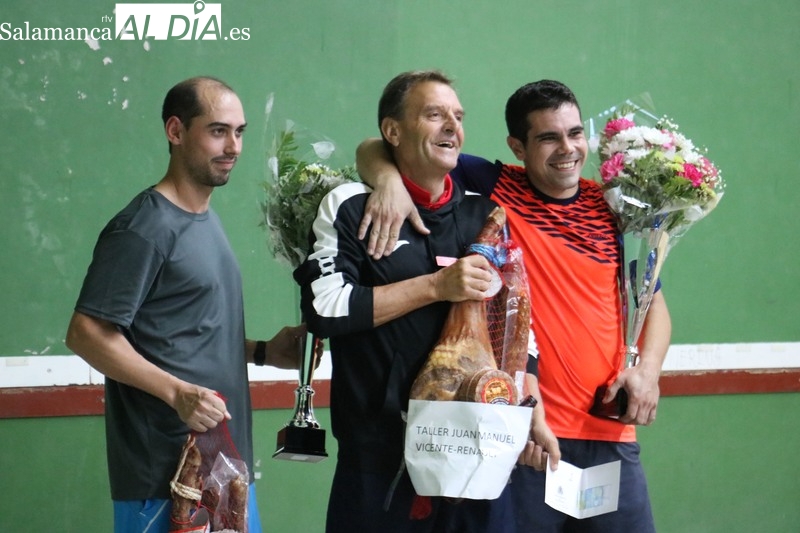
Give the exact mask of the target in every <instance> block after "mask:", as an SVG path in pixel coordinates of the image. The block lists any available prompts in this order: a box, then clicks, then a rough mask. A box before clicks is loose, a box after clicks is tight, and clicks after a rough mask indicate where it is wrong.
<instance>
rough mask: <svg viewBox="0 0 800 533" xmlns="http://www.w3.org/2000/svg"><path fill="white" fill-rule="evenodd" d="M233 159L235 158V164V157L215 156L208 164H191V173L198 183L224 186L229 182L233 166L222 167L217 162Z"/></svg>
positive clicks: (208, 185)
mask: <svg viewBox="0 0 800 533" xmlns="http://www.w3.org/2000/svg"><path fill="white" fill-rule="evenodd" d="M231 159H233V164H234V166H235V164H236V159H235V158H228V157H215V158H214V159H212V160H211V162H210V163H209V164H208V165H191V166H189V173H190V175H191V176H192V178H193V179H194V181H195V183H197V184H198V185H204V186H206V187H222V186H223V185H225V184H227V183H228V180H229V179H230V175H231V171H232V170H233V166H231V167H230V168H227V169H220V168H217V167H216V165H215V163H216V162H218V161H230V160H231Z"/></svg>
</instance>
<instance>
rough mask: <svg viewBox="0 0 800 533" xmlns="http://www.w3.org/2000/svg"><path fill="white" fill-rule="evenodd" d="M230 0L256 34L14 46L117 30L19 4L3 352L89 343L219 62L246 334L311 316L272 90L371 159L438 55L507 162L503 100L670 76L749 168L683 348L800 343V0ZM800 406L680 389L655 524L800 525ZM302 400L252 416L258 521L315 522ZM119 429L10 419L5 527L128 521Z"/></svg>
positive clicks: (7, 159) (690, 256) (315, 525)
mask: <svg viewBox="0 0 800 533" xmlns="http://www.w3.org/2000/svg"><path fill="white" fill-rule="evenodd" d="M220 1H221V3H222V26H223V29H224V30H225V31H226V32H227V31H228V29H229V28H234V27H235V28H249V34H250V39H249V40H247V41H237V42H233V41H230V40H228V41H217V42H210V41H188V42H183V41H181V42H177V41H155V40H150V41H148V42H147V43H143V42H141V41H139V42H130V41H116V40H111V41H105V40H103V41H100V42H99V43H98V44H99V49H93V48H92V47H90V46H89V45H87V44H86V43H85V42H83V41H31V40H28V41H20V40H13V39H12V40H9V39H8V36H10V35H13V29H14V28H24V27H25V23H26V22H28V26H29V27H61V28H67V27H73V28H75V27H88V28H92V27H99V28H105V27H111V28H113V22H108V21H107V20H108V19H107V18H105V19H104V17H110V16H114V7H115V3H114V2H113V1H111V0H60V1H59V2H53V1H52V0H50V1H44V0H25V1H23V0H7V1H6V2H4V3H3V6H2V7H0V118H2V123H3V126H4V133H3V135H2V142H0V213H2V215H3V222H2V224H0V239H2V240H0V243H2V245H3V253H2V259H1V260H0V266H2V268H0V294H2V295H3V296H2V300H0V302H1V303H0V356H20V355H31V354H41V353H47V354H51V355H52V354H55V355H59V354H67V353H68V351H67V349H66V348H65V346H64V344H63V337H64V331H65V329H66V323H67V321H68V318H69V315H70V313H71V309H72V305H73V303H74V300H75V298H76V296H77V292H78V289H79V287H80V283H81V281H82V278H83V274H84V272H85V269H86V266H87V264H88V260H89V256H90V254H91V249H92V246H93V245H94V241H95V238H96V236H97V233H98V232H99V231H100V229H101V228H102V226H103V225H104V224H105V222H106V220H107V219H108V218H109V217H110V216H111V215H113V213H115V212H116V211H117V210H119V209H120V208H121V207H122V206H123V205H124V204H125V203H126V202H127V201H128V200H129V198H130V197H131V196H132V195H134V194H135V193H136V192H138V191H139V190H141V189H142V188H144V187H146V186H148V185H150V184H152V183H155V182H156V181H157V180H158V179H159V178H160V176H161V175H162V173H163V172H164V169H165V167H166V161H167V150H166V142H165V141H164V137H163V133H162V130H161V125H160V121H159V118H158V117H159V108H160V104H161V100H162V98H163V95H164V93H165V91H166V89H167V88H168V87H170V86H171V85H172V84H174V83H175V82H176V81H178V80H180V79H183V78H186V77H189V76H192V75H197V74H212V75H216V76H219V77H221V78H223V79H225V80H227V81H228V82H229V83H231V84H232V85H233V86H234V87H235V88H237V90H238V92H239V94H240V96H241V97H242V100H243V102H244V105H245V111H246V114H247V117H248V122H249V124H250V125H249V130H248V133H247V136H246V141H245V151H244V154H243V156H242V158H241V161H240V164H239V166H238V167H237V170H236V172H235V174H234V176H233V179H232V181H231V183H230V184H229V185H227V186H226V187H225V188H224V189H222V190H220V191H217V193H215V195H214V199H213V205H214V207H215V209H216V210H217V211H218V212H219V213H220V215H221V217H222V219H223V221H224V223H225V225H226V229H227V231H228V233H229V235H230V239H231V243H232V245H233V247H234V250H235V251H236V253H237V255H238V257H239V260H240V263H241V266H242V272H243V276H244V280H245V294H246V306H247V309H246V311H247V317H248V332H249V333H250V335H251V336H254V337H264V336H267V335H271V334H272V333H273V332H274V331H275V330H276V329H277V328H278V327H280V326H281V325H283V324H285V323H292V322H295V321H296V320H297V315H298V313H297V311H296V309H297V294H296V290H295V289H294V287H293V286H292V284H291V282H290V281H289V277H288V276H289V274H288V271H287V270H286V269H285V268H284V267H282V266H280V265H279V264H277V263H276V262H275V261H274V260H273V259H272V258H271V257H270V256H269V253H268V252H267V249H266V246H265V241H264V234H263V231H262V230H261V229H260V228H259V227H258V221H259V213H258V209H257V201H258V199H259V198H260V188H259V184H260V182H261V180H263V179H264V177H265V153H266V150H267V146H268V144H269V140H270V135H269V133H268V132H267V131H266V124H265V116H264V105H265V102H266V99H267V95H268V94H270V93H274V94H275V98H276V104H275V106H276V107H275V111H274V114H275V116H274V119H277V118H283V119H285V118H290V119H293V120H294V121H295V122H297V123H298V124H299V125H300V126H303V127H305V128H308V129H309V130H310V131H313V132H316V133H318V134H320V135H325V136H327V137H330V138H331V139H333V140H335V141H337V142H338V144H339V145H340V147H341V151H342V155H343V156H344V157H345V159H349V155H350V154H352V151H353V150H354V148H355V146H356V143H357V142H358V141H359V140H360V139H362V138H363V137H365V136H367V135H374V134H375V133H376V132H377V130H376V124H375V114H376V112H375V108H376V102H377V98H378V95H379V92H380V90H381V88H382V87H383V85H384V84H385V83H386V81H388V80H389V79H390V78H391V77H392V76H393V75H394V74H396V73H397V72H399V71H401V70H406V69H412V68H429V67H437V68H442V69H443V70H445V71H446V72H448V73H449V74H451V75H452V76H454V77H455V78H456V80H457V86H458V89H459V92H460V95H461V100H462V103H463V104H464V106H465V108H466V110H467V119H466V122H465V126H466V131H467V143H466V147H465V148H466V150H467V151H470V152H473V153H477V154H480V155H484V156H486V157H489V158H502V159H505V160H510V159H511V154H510V152H509V151H508V149H507V148H506V147H505V142H504V138H505V131H504V125H503V120H502V109H503V105H504V102H505V99H506V98H507V96H508V95H509V94H511V92H513V90H514V89H516V88H517V87H518V86H519V85H521V84H523V83H525V82H528V81H532V80H535V79H540V78H546V77H547V78H556V79H560V80H562V81H564V82H566V83H567V84H568V85H570V86H571V87H572V88H573V89H574V90H575V92H576V94H577V95H578V97H579V99H580V100H581V103H582V107H583V110H584V114H585V115H591V114H594V113H596V112H598V111H600V110H602V109H605V108H607V107H608V106H610V105H612V104H615V103H617V102H619V101H620V100H622V99H624V98H626V97H629V96H635V95H638V94H640V93H642V92H649V93H650V94H651V96H652V97H653V99H654V101H655V103H656V107H657V111H658V112H662V113H668V114H670V115H671V116H673V117H674V118H675V119H676V121H677V122H678V123H680V124H681V126H682V128H683V130H684V132H685V133H687V134H688V135H689V136H690V137H692V138H693V139H694V140H695V141H696V142H698V143H699V144H704V145H707V146H708V147H709V148H710V149H711V153H710V155H711V157H712V159H713V160H714V161H715V162H716V163H717V165H718V166H719V167H720V168H722V170H723V172H724V176H725V178H726V180H727V181H728V191H727V193H726V196H725V198H724V199H723V201H722V202H721V204H720V206H719V208H718V209H717V210H716V211H715V212H714V213H713V214H712V215H711V216H710V217H709V218H708V220H704V221H702V222H701V223H700V224H698V225H697V227H696V228H693V229H692V230H691V231H690V232H689V234H688V235H687V236H686V237H685V238H684V239H683V241H682V242H681V243H680V244H679V245H678V246H677V247H676V248H675V249H674V250H673V251H672V252H671V254H670V258H669V260H668V261H667V265H666V267H665V270H664V272H663V279H664V285H665V293H666V294H667V297H668V301H669V304H670V308H671V311H672V314H673V322H674V335H673V341H674V342H676V343H721V342H797V341H798V340H800V339H798V328H797V316H798V312H800V278H799V277H798V275H797V273H796V265H797V263H798V260H800V244H799V243H800V240H798V239H797V230H798V223H797V221H796V217H795V211H796V206H797V205H798V203H800V202H799V201H800V192H799V191H800V188H798V187H797V186H796V184H795V183H794V178H795V176H797V175H798V173H800V172H799V171H800V159H798V158H797V155H796V152H797V124H799V123H800V103H799V102H798V87H800V83H799V82H800V80H799V79H798V78H799V77H800V68H798V67H799V66H800V60H798V57H800V25H799V24H798V23H799V22H800V3H798V2H797V1H796V0H766V1H758V2H756V1H743V0H706V1H704V2H697V1H695V0H691V1H690V0H677V1H673V2H666V3H665V2H655V1H652V0H647V1H640V0H608V1H602V2H599V1H597V2H592V1H585V0H581V1H578V0H505V1H497V0H473V1H464V2H459V3H453V2H444V1H442V0H382V1H368V0H339V1H330V0H328V1H323V0H296V1H293V2H285V1H277V0H261V1H256V0H220ZM798 403H800V398H799V396H798V395H797V394H785V395H747V396H718V397H716V396H715V397H692V398H666V399H664V400H663V403H662V406H661V408H660V410H659V420H658V422H657V424H656V425H655V426H654V427H652V428H646V429H644V430H642V431H641V440H642V443H643V448H644V454H643V455H644V460H645V463H646V465H647V469H648V474H649V477H650V480H651V490H652V493H653V494H652V495H653V500H654V505H655V512H656V517H657V522H658V524H659V531H662V532H673V531H674V532H679V533H684V532H691V531H700V532H715V531H725V532H726V533H730V532H737V531H743V532H744V531H771V532H772V531H775V532H796V531H798V527H799V526H798V524H800V516H799V513H800V510H799V509H800V506H798V505H797V501H798V500H799V499H800V486H799V485H798V483H799V482H798V481H797V480H798V479H800V466H799V465H800V463H799V462H798V460H797V455H796V451H795V450H796V448H797V442H798V441H800V439H798V436H800V435H798V433H800V429H799V426H800V423H799V422H798V417H797V416H796V414H795V413H797V412H798V407H800V405H798ZM322 411H323V413H324V412H325V411H324V410H322ZM287 416H288V415H287V413H285V412H282V411H275V412H273V411H260V412H257V413H256V431H257V444H258V443H260V444H259V445H260V446H262V449H263V450H264V454H263V458H262V463H261V465H262V468H263V478H262V480H261V481H259V490H260V496H259V498H260V500H261V504H262V505H261V508H262V513H263V515H264V517H265V519H266V521H267V527H268V529H267V530H268V531H281V532H292V531H318V530H320V524H321V523H322V517H323V513H324V507H325V501H326V497H327V487H328V483H329V480H330V475H331V472H332V465H333V462H332V461H328V462H326V463H321V464H318V465H287V464H281V463H276V462H275V461H272V460H271V459H269V454H270V453H271V448H272V446H273V440H274V432H275V431H276V430H277V428H278V427H280V425H281V424H282V423H283V422H284V421H285V419H286V418H287ZM102 426H103V423H102V419H100V418H94V417H76V418H63V419H39V420H0V480H2V481H3V482H4V483H3V486H4V488H5V491H4V493H5V494H6V496H5V497H4V498H2V499H0V530H2V531H10V530H15V529H16V530H20V531H34V530H38V529H44V528H48V527H53V526H55V527H57V528H59V529H60V530H62V531H108V530H109V528H110V506H109V504H108V492H107V482H106V472H105V462H104V461H105V458H104V449H103V431H102ZM330 446H331V448H333V447H334V444H333V443H332V442H331V444H330ZM269 482H274V484H269ZM292 520H295V521H294V522H293V521H292ZM306 520H308V521H309V522H305V521H306ZM301 522H302V523H301Z"/></svg>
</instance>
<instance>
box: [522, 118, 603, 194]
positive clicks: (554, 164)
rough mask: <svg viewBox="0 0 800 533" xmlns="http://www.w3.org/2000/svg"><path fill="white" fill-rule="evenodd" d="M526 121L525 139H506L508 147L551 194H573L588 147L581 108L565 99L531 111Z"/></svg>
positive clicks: (539, 186) (534, 181) (532, 179)
mask: <svg viewBox="0 0 800 533" xmlns="http://www.w3.org/2000/svg"><path fill="white" fill-rule="evenodd" d="M528 125H529V129H528V136H527V140H526V142H525V143H523V142H522V141H521V140H519V139H516V138H514V137H510V136H509V137H508V139H507V141H508V146H509V148H511V151H512V152H514V155H515V156H516V157H517V159H519V160H520V161H523V162H524V163H525V170H526V172H527V174H528V180H529V181H530V182H531V184H532V185H533V186H534V187H536V188H537V189H538V190H540V191H541V192H543V193H545V194H546V195H548V196H550V197H552V198H562V199H563V198H570V197H572V196H574V195H575V194H576V193H577V192H578V187H579V181H578V180H579V178H580V174H581V171H582V170H583V165H584V163H585V162H586V154H587V152H588V150H589V147H588V143H587V141H586V136H585V135H584V132H583V123H582V122H581V113H580V110H579V109H578V108H577V107H576V106H575V105H573V104H571V103H565V104H562V105H561V106H560V107H559V108H558V109H541V110H538V111H533V112H531V113H529V114H528Z"/></svg>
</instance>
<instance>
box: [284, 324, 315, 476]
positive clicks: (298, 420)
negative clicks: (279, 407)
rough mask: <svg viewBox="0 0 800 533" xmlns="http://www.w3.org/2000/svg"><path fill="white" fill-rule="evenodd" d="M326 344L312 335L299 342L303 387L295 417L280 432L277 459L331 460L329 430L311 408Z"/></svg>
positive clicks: (298, 393) (297, 398)
mask: <svg viewBox="0 0 800 533" xmlns="http://www.w3.org/2000/svg"><path fill="white" fill-rule="evenodd" d="M322 342H323V340H322V339H320V338H319V337H317V336H315V335H312V334H311V333H308V334H306V335H305V336H303V337H299V338H298V339H297V349H298V351H299V354H300V368H299V373H300V375H299V384H300V386H299V387H297V389H296V390H295V408H294V416H293V417H292V418H291V419H290V420H289V421H288V422H287V423H286V425H285V426H284V427H283V428H282V429H281V430H280V431H278V447H277V450H276V451H275V453H274V454H272V457H273V458H275V459H284V460H289V461H301V462H308V463H318V462H319V461H322V460H323V459H325V458H326V457H328V454H327V453H326V452H325V430H324V429H322V428H320V426H319V422H317V419H316V418H315V417H314V408H313V407H312V405H311V399H312V397H313V396H314V389H313V388H312V387H311V382H312V380H313V379H314V370H315V369H316V368H317V365H318V364H319V357H320V355H319V353H320V352H321V351H322V350H321V348H322Z"/></svg>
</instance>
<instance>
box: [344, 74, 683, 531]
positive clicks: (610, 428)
mask: <svg viewBox="0 0 800 533" xmlns="http://www.w3.org/2000/svg"><path fill="white" fill-rule="evenodd" d="M506 124H507V127H508V131H509V136H508V139H507V141H508V145H509V148H511V150H512V152H513V153H514V155H515V156H516V158H517V159H518V160H520V161H522V162H523V163H524V168H523V167H519V166H513V165H503V164H501V163H499V162H497V163H491V162H489V161H486V160H484V159H480V158H476V157H471V156H462V157H461V158H460V160H459V164H458V167H457V168H456V169H455V170H454V171H453V172H452V173H451V175H452V176H453V177H454V179H461V180H463V181H464V182H465V183H466V186H467V189H470V190H474V191H476V192H480V193H482V194H484V195H487V196H490V197H491V198H492V199H493V200H495V201H496V202H498V203H499V204H500V205H502V206H504V207H505V208H506V211H507V213H508V221H509V226H510V228H511V235H512V238H513V239H514V240H515V241H517V242H518V243H519V244H520V246H522V248H523V250H524V256H525V268H526V271H527V273H528V277H529V286H530V291H531V302H532V318H533V333H534V335H535V339H536V344H537V348H538V352H539V353H538V357H537V354H532V355H531V357H530V361H529V366H528V371H529V378H528V379H531V380H534V379H536V375H537V374H538V380H539V386H540V390H541V394H542V399H543V407H544V412H545V421H546V425H547V426H549V430H551V431H552V433H554V434H555V436H556V437H557V438H558V443H557V444H555V443H553V442H549V441H548V442H535V441H536V440H537V438H536V435H535V434H534V435H533V436H532V438H533V439H534V442H532V443H530V445H529V448H528V454H527V455H526V456H525V457H523V458H522V459H523V461H522V462H523V463H525V464H523V465H521V466H519V467H518V468H517V469H516V470H515V471H514V473H513V474H512V478H511V483H512V487H513V490H512V493H513V495H514V497H515V499H516V503H517V505H516V510H515V512H516V522H517V528H518V530H519V531H520V532H523V531H524V532H526V533H527V532H531V531H536V532H540V531H541V532H561V531H578V532H580V531H586V532H589V531H592V532H603V533H606V532H619V533H626V532H633V531H635V532H637V533H639V532H651V531H655V526H654V524H653V517H652V512H651V509H650V502H649V497H648V494H647V483H646V480H645V477H644V472H643V470H642V467H641V464H640V462H639V445H638V444H637V443H636V431H635V425H637V424H639V425H647V424H650V423H652V422H653V420H655V416H656V408H657V405H658V399H659V389H658V377H659V374H660V372H661V366H662V363H663V360H664V357H665V356H666V352H667V348H668V346H669V338H670V333H671V324H670V317H669V312H668V310H667V306H666V303H665V300H664V297H663V295H662V294H661V292H660V291H659V292H657V293H656V294H655V296H654V297H653V301H652V303H651V306H650V310H649V313H648V315H647V320H646V323H645V327H644V331H643V333H642V336H641V339H640V362H639V364H638V365H637V366H636V367H634V368H630V369H626V370H623V371H622V372H620V368H621V366H622V360H623V356H624V351H625V346H624V342H623V337H622V327H621V317H620V313H621V310H620V305H619V297H618V272H619V244H618V243H619V239H618V232H617V230H616V226H615V223H614V219H613V216H612V214H611V213H610V211H609V210H608V208H607V207H606V202H605V200H604V199H603V196H602V192H601V190H600V187H599V185H598V184H597V183H595V182H593V181H590V180H587V179H583V178H581V177H580V172H581V170H582V169H583V165H584V163H585V160H586V154H587V151H588V146H587V140H586V137H585V135H584V131H583V125H582V121H581V114H580V107H579V105H578V102H577V99H576V98H575V95H574V94H573V93H572V91H570V90H569V88H567V87H566V86H565V85H563V84H562V83H559V82H555V81H550V80H542V81H539V82H535V83H530V84H527V85H525V86H523V87H521V88H520V89H519V90H517V91H516V92H515V93H514V94H513V95H512V96H511V97H510V98H509V100H508V102H507V105H506ZM376 148H377V147H376V146H375V145H374V143H373V142H372V141H367V142H365V143H364V144H363V145H362V147H360V148H359V158H358V166H359V170H360V172H361V174H362V176H364V177H365V179H366V181H367V182H376V183H377V184H379V186H378V187H377V188H376V195H375V196H376V198H375V199H374V200H373V204H374V205H378V206H379V207H380V209H378V208H375V209H373V210H371V211H369V212H368V217H365V219H364V221H363V222H362V229H361V231H364V232H365V230H366V227H367V225H369V224H370V223H372V226H373V228H372V234H373V235H376V237H375V238H373V239H371V251H372V253H373V255H374V256H375V257H379V256H381V255H387V254H388V253H390V252H387V250H388V251H391V250H392V246H393V243H392V242H391V238H390V237H388V236H390V235H392V234H394V233H395V232H394V231H393V230H392V229H391V226H393V225H395V224H397V221H396V220H395V219H396V218H402V217H397V216H395V217H394V218H393V217H392V214H393V213H411V217H410V218H411V220H412V222H414V221H415V219H416V214H415V213H414V212H413V211H410V210H408V209H406V208H404V207H402V205H400V204H399V205H395V204H396V203H397V202H398V201H397V200H395V199H394V198H395V197H397V196H399V195H398V193H397V189H396V185H395V184H394V183H395V181H397V180H396V178H392V177H390V176H391V172H389V171H388V169H387V168H386V162H385V161H382V159H383V158H382V157H380V156H379V155H378V154H379V151H378V150H377V149H376ZM387 206H388V207H387ZM415 226H416V227H417V228H418V229H419V230H420V231H423V232H424V231H426V230H425V228H424V227H423V226H422V225H421V224H415ZM387 228H389V229H387ZM382 236H387V237H383V238H381V237H382ZM604 384H608V385H610V387H609V390H608V392H607V394H606V398H605V399H606V400H607V401H608V400H611V399H612V398H613V397H614V395H615V394H616V392H617V391H618V390H619V389H620V388H624V389H625V390H626V392H627V393H628V396H629V406H628V410H627V412H626V413H625V414H624V415H623V416H622V417H621V418H620V419H619V421H616V420H611V419H605V418H598V417H595V416H592V415H590V414H589V409H590V407H591V405H592V402H593V398H594V393H595V390H596V388H597V387H598V386H600V385H604ZM547 433H548V432H544V434H545V435H546V434H547ZM540 434H542V433H540ZM548 455H550V456H551V464H552V463H553V462H557V460H558V458H559V456H560V457H561V458H563V459H564V460H566V461H568V462H569V463H571V464H573V465H575V466H577V467H579V468H588V467H591V466H595V465H599V464H604V463H608V462H611V461H616V460H620V461H621V476H620V494H619V508H618V511H616V512H613V513H607V514H603V515H598V516H595V517H592V518H586V519H583V520H577V519H574V518H571V517H569V516H568V515H565V514H563V513H561V512H559V511H556V510H555V509H552V508H551V507H549V506H548V505H546V504H545V503H544V485H545V473H544V472H543V471H542V470H543V468H544V465H545V464H546V461H547V457H548Z"/></svg>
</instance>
